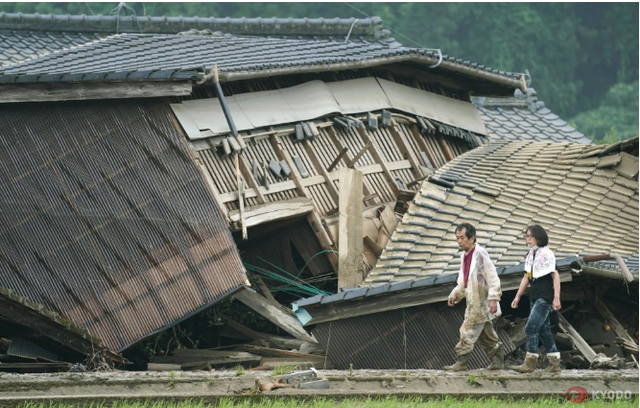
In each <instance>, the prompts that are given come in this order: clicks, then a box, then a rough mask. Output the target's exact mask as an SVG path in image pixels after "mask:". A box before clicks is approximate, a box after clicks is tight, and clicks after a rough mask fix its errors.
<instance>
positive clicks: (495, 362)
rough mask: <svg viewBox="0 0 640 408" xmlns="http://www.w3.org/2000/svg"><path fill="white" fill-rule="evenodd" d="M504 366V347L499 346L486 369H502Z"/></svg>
mask: <svg viewBox="0 0 640 408" xmlns="http://www.w3.org/2000/svg"><path fill="white" fill-rule="evenodd" d="M503 368H504V348H503V347H502V346H500V348H499V349H498V351H496V353H495V354H494V355H493V357H492V358H491V364H489V367H487V370H502V369H503Z"/></svg>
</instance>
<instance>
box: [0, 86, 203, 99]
mask: <svg viewBox="0 0 640 408" xmlns="http://www.w3.org/2000/svg"><path fill="white" fill-rule="evenodd" d="M191 90H192V85H191V81H190V80H185V81H184V82H175V81H171V82H160V81H153V82H144V81H141V82H126V83H124V82H97V83H96V82H49V83H39V84H20V85H14V84H8V85H0V103H15V102H50V101H74V100H92V99H123V98H157V97H163V96H180V95H184V96H186V95H191Z"/></svg>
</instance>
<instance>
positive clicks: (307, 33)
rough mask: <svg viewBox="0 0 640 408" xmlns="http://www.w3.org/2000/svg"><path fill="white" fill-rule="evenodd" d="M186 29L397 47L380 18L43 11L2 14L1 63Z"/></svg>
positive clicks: (11, 62)
mask: <svg viewBox="0 0 640 408" xmlns="http://www.w3.org/2000/svg"><path fill="white" fill-rule="evenodd" d="M189 30H209V31H220V32H224V33H229V34H238V35H255V36H267V37H276V38H286V37H289V38H299V39H302V38H313V39H325V40H335V41H340V42H344V41H345V39H347V37H348V38H349V41H350V42H364V43H366V42H372V41H375V42H379V43H381V44H385V45H386V46H399V45H400V44H399V43H397V42H396V41H395V40H394V39H393V38H392V37H391V36H390V33H389V31H388V30H385V29H384V28H383V26H382V20H381V19H380V18H378V17H372V18H364V19H356V18H348V19H340V18H333V19H328V18H215V17H207V18H202V17H150V16H145V17H136V16H115V15H114V16H101V15H99V16H86V15H41V14H22V13H1V12H0V65H7V64H13V63H16V62H19V61H23V60H26V59H29V58H34V57H36V56H39V55H44V54H48V53H51V52H55V51H59V50H62V49H65V48H69V47H73V46H78V45H81V44H84V43H87V42H90V41H95V40H97V39H100V38H104V37H107V36H109V35H113V34H118V33H138V34H140V33H144V34H161V33H164V34H177V33H179V32H184V31H189Z"/></svg>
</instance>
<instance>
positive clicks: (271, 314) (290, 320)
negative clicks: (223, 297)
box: [233, 287, 317, 343]
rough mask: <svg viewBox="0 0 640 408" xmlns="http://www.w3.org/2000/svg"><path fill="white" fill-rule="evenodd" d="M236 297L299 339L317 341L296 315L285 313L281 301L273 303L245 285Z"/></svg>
mask: <svg viewBox="0 0 640 408" xmlns="http://www.w3.org/2000/svg"><path fill="white" fill-rule="evenodd" d="M233 297H234V298H235V299H238V300H239V301H241V302H242V303H244V304H245V305H247V306H248V307H250V308H251V309H253V310H255V311H256V312H258V313H259V314H260V315H262V316H263V317H264V318H266V319H267V320H269V321H270V322H272V323H273V324H275V325H276V326H278V327H280V328H281V329H282V330H284V331H286V332H287V333H289V334H290V335H292V336H293V337H295V338H296V339H299V340H304V341H308V342H310V343H317V341H316V339H315V338H313V337H311V336H310V335H309V334H308V333H307V332H306V331H305V330H304V329H303V328H302V326H300V322H299V321H298V319H296V318H295V317H294V316H292V315H290V314H287V313H285V312H284V311H283V310H282V309H281V308H282V305H280V304H279V303H275V304H274V303H273V302H271V301H269V300H268V299H267V298H265V297H263V296H261V295H259V294H258V293H256V291H254V290H253V289H250V288H247V287H245V288H244V289H242V290H240V291H238V292H237V293H236V294H234V295H233Z"/></svg>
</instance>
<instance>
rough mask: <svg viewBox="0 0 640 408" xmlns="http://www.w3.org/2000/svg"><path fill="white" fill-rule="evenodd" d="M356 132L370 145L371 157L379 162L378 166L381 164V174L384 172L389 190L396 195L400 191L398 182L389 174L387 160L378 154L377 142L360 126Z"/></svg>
mask: <svg viewBox="0 0 640 408" xmlns="http://www.w3.org/2000/svg"><path fill="white" fill-rule="evenodd" d="M358 133H360V136H361V137H362V139H363V140H364V141H365V142H366V143H367V145H370V146H371V149H370V150H371V155H372V156H373V159H374V160H375V161H376V162H378V164H380V166H382V174H384V176H385V178H386V179H387V181H388V182H389V185H390V186H391V191H393V194H394V195H395V196H398V192H399V191H400V187H398V184H397V183H396V180H395V177H393V174H391V171H390V170H389V168H388V167H387V162H386V160H385V159H384V156H383V155H382V154H380V149H379V148H378V145H377V143H375V142H374V141H373V140H372V139H371V138H370V137H369V135H368V134H367V131H366V130H364V129H362V128H358Z"/></svg>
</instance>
